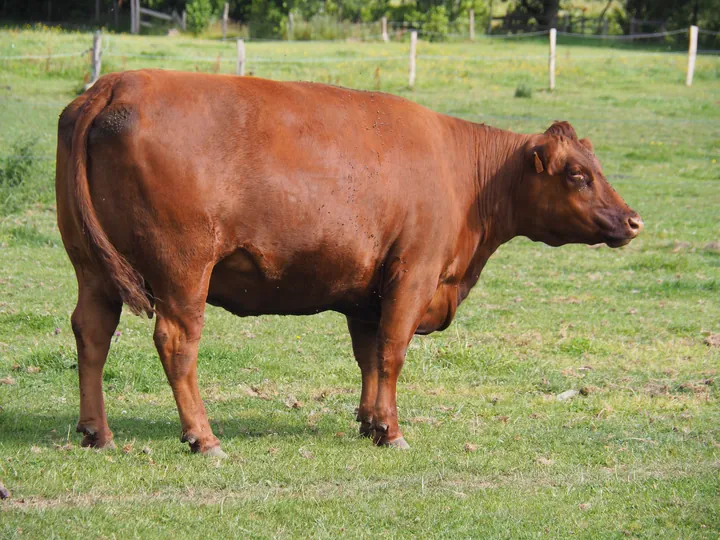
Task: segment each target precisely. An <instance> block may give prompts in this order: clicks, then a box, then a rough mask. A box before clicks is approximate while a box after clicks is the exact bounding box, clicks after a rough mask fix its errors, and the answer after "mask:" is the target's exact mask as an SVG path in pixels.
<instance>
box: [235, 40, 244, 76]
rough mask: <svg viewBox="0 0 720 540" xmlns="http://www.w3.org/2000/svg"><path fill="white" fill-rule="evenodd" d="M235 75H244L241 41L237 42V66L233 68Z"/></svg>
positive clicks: (242, 42) (242, 44)
mask: <svg viewBox="0 0 720 540" xmlns="http://www.w3.org/2000/svg"><path fill="white" fill-rule="evenodd" d="M235 73H236V74H238V75H245V41H243V40H242V39H238V40H237V65H236V66H235Z"/></svg>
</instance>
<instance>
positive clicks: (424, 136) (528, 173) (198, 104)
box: [56, 71, 642, 455]
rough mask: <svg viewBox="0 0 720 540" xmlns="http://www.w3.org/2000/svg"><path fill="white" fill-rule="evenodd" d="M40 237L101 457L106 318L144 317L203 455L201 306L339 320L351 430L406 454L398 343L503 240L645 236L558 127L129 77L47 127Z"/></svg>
mask: <svg viewBox="0 0 720 540" xmlns="http://www.w3.org/2000/svg"><path fill="white" fill-rule="evenodd" d="M58 131H59V133H58V151H57V182H56V190H57V205H58V224H59V227H60V231H61V233H62V238H63V242H64V244H65V248H66V250H67V252H68V255H69V256H70V260H71V261H72V263H73V266H74V267H75V271H76V273H77V279H78V288H79V292H78V303H77V307H76V309H75V311H74V313H73V315H72V327H73V331H74V333H75V336H76V339H77V347H78V366H79V372H80V421H79V423H78V426H77V429H78V431H80V432H82V433H84V434H85V437H84V439H83V445H87V446H94V447H100V448H102V447H107V446H109V445H112V433H111V431H110V429H109V428H108V424H107V418H106V415H105V409H104V404H103V394H102V371H103V366H104V364H105V360H106V356H107V352H108V347H109V345H110V339H111V336H112V335H113V332H114V331H115V328H116V325H117V324H118V319H119V317H120V311H121V307H122V305H123V303H125V304H127V305H128V306H129V307H130V309H132V310H133V311H134V312H135V313H142V312H146V313H147V314H148V315H151V314H152V313H155V314H156V315H157V323H156V326H155V334H154V339H155V344H156V346H157V349H158V352H159V354H160V359H161V360H162V365H163V368H164V369H165V373H166V375H167V377H168V379H169V382H170V385H171V387H172V390H173V394H174V396H175V400H176V402H177V406H178V410H179V412H180V421H181V424H182V440H183V441H187V442H189V443H190V447H191V449H192V450H193V451H199V452H204V453H210V454H212V455H222V451H221V450H220V446H219V445H220V443H219V441H218V439H217V438H216V437H215V436H214V435H213V433H212V430H211V428H210V425H209V423H208V420H207V416H206V414H205V409H204V406H203V403H202V400H201V398H200V393H199V391H198V385H197V376H196V364H197V353H198V342H199V341H200V334H201V332H202V328H203V316H204V310H205V303H206V302H209V303H211V304H213V305H218V306H222V307H224V308H225V309H227V310H228V311H230V312H232V313H235V314H237V315H241V316H246V315H260V314H273V313H274V314H283V315H306V314H311V313H318V312H321V311H325V310H334V311H338V312H340V313H342V314H344V315H345V316H346V317H347V322H348V328H349V330H350V335H351V337H352V345H353V351H354V353H355V358H356V359H357V362H358V364H359V366H360V370H361V372H362V394H361V398H360V407H359V409H358V417H357V419H358V421H359V422H360V431H361V433H362V434H364V435H369V436H373V437H374V440H375V442H376V443H377V444H383V445H391V446H396V447H407V444H406V443H405V440H404V439H403V436H402V434H401V433H400V429H399V427H398V419H397V409H396V402H395V392H396V382H397V378H398V375H399V374H400V370H401V368H402V365H403V362H404V360H405V351H406V350H407V347H408V343H409V342H410V339H411V338H412V336H413V334H428V333H430V332H434V331H436V330H443V329H444V328H446V327H447V326H448V325H449V324H450V322H451V321H452V319H453V316H454V315H455V310H456V308H457V306H458V305H459V304H460V303H461V302H462V301H463V299H465V297H466V296H467V295H468V293H469V291H470V289H471V288H472V286H473V285H474V284H475V283H476V282H477V280H478V278H479V277H480V272H481V270H482V269H483V266H484V265H485V263H486V262H487V260H488V258H489V257H490V255H492V253H493V252H494V251H495V250H496V249H497V248H498V246H499V245H500V244H502V243H504V242H507V241H508V240H510V239H511V238H513V237H515V236H519V235H520V236H526V237H529V238H531V239H532V240H535V241H540V242H545V243H547V244H550V245H552V246H559V245H561V244H566V243H571V242H574V243H589V244H595V243H601V242H605V243H607V244H608V245H609V246H611V247H618V246H622V245H625V244H627V243H628V242H629V241H630V240H631V239H632V238H634V237H635V236H636V235H637V234H638V232H639V231H640V230H641V229H642V221H641V220H640V218H639V217H638V215H637V214H636V213H635V212H633V211H632V210H631V209H630V208H628V206H627V205H626V204H625V203H624V202H623V200H622V199H621V198H620V196H619V195H618V194H617V193H616V192H615V191H614V190H613V189H612V188H611V187H610V185H609V184H608V182H607V180H606V179H605V177H604V176H603V174H602V171H601V169H600V163H599V162H598V160H597V158H596V157H595V156H594V155H593V153H592V146H591V145H590V142H589V141H587V140H586V139H583V140H578V138H577V136H576V134H575V131H574V129H573V128H572V127H571V126H570V124H568V123H567V122H556V123H555V124H553V125H552V126H551V127H550V129H548V130H547V131H546V132H545V133H543V134H539V135H523V134H516V133H511V132H508V131H503V130H499V129H494V128H491V127H488V126H485V125H479V124H474V123H471V122H467V121H463V120H460V119H457V118H452V117H449V116H444V115H442V114H438V113H435V112H432V111H430V110H428V109H425V108H424V107H421V106H419V105H416V104H415V103H412V102H410V101H407V100H405V99H402V98H399V97H395V96H392V95H388V94H382V93H377V92H358V91H354V90H348V89H345V88H338V87H333V86H325V85H321V84H312V83H298V82H273V81H267V80H262V79H255V78H243V77H230V76H216V75H202V74H189V73H177V72H169V71H137V72H127V73H118V74H112V75H107V76H105V77H103V78H101V79H100V80H99V81H98V82H97V83H96V84H95V85H94V86H93V87H92V89H91V90H89V91H88V92H86V93H85V94H83V95H82V96H80V97H79V98H77V99H76V100H75V101H73V102H72V103H71V104H70V105H69V106H68V107H67V109H65V111H64V112H63V114H62V115H61V117H60V121H59V128H58Z"/></svg>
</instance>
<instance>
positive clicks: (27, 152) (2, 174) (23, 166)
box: [0, 139, 37, 191]
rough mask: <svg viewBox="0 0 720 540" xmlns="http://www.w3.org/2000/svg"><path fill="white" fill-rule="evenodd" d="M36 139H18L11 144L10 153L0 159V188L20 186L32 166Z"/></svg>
mask: <svg viewBox="0 0 720 540" xmlns="http://www.w3.org/2000/svg"><path fill="white" fill-rule="evenodd" d="M36 146H37V139H20V140H19V141H16V142H15V144H13V147H12V150H11V151H10V155H7V156H4V157H3V158H2V159H0V189H3V191H4V190H6V189H12V188H16V187H18V186H20V184H22V183H23V182H24V181H25V179H26V178H27V177H28V176H29V175H30V173H31V172H32V170H33V168H34V164H35V162H34V159H33V158H34V156H33V154H34V153H35V148H36Z"/></svg>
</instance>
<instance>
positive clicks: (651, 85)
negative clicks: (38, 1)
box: [0, 30, 720, 538]
mask: <svg viewBox="0 0 720 540" xmlns="http://www.w3.org/2000/svg"><path fill="white" fill-rule="evenodd" d="M90 41H91V40H90V36H89V35H88V34H61V33H56V32H48V31H30V30H26V31H3V32H0V56H3V55H12V54H47V51H48V50H52V51H53V54H56V53H62V52H70V51H76V50H82V49H84V48H87V47H88V46H89V44H90ZM546 48H547V47H546V41H545V38H542V39H539V40H536V41H479V42H477V43H475V44H472V45H471V44H467V43H456V44H444V45H443V44H428V43H425V42H422V43H420V45H419V50H418V53H419V54H420V55H421V57H420V58H419V60H418V77H417V88H416V89H415V90H414V91H410V90H408V89H407V86H406V84H407V83H406V76H407V61H406V59H405V56H406V51H407V45H405V44H389V45H383V44H378V43H375V44H359V43H355V44H347V43H302V44H300V43H297V44H296V43H292V44H289V43H261V44H255V43H249V44H248V46H247V49H248V56H249V67H248V69H249V70H250V71H252V72H253V73H254V74H255V75H257V76H263V77H272V78H279V79H306V80H315V81H319V82H328V81H329V82H332V83H336V84H341V85H345V86H350V87H356V88H366V89H379V90H383V91H389V92H393V93H397V94H401V95H404V96H407V97H409V98H410V99H413V100H415V101H418V102H420V103H422V104H424V105H427V106H429V107H430V108H433V109H435V110H438V111H441V112H445V113H449V114H454V115H458V116H461V117H463V118H467V119H469V120H473V121H486V122H487V123H489V124H491V125H495V126H497V127H502V128H507V129H512V130H516V131H525V132H538V131H542V130H544V129H545V128H547V127H548V126H549V125H550V123H551V122H552V120H555V119H567V120H570V121H571V122H572V123H573V125H574V126H575V127H576V129H577V131H578V133H579V134H580V136H586V137H589V138H591V139H592V140H593V142H594V144H595V149H596V153H597V154H598V155H599V157H600V160H601V162H602V163H603V164H604V169H605V173H606V174H607V176H608V177H609V178H610V179H611V181H612V182H613V184H614V186H615V187H616V188H617V189H618V191H619V192H620V193H621V194H622V195H623V196H624V198H625V199H626V201H627V202H628V204H629V205H630V206H632V207H633V208H634V209H635V210H637V211H638V212H639V213H640V214H641V215H642V216H643V218H644V219H645V223H646V230H645V231H644V233H643V234H642V235H641V236H640V237H639V238H638V239H637V240H635V241H634V242H633V243H632V244H630V245H629V246H628V247H625V248H622V249H620V250H610V249H608V248H606V247H601V248H598V249H590V248H587V247H585V246H568V247H563V248H559V249H552V248H549V247H546V246H544V245H540V244H534V243H532V242H530V241H528V240H525V239H516V240H514V241H512V242H511V243H510V244H508V245H505V246H503V247H502V248H501V249H500V250H499V252H498V253H497V254H496V255H495V256H494V257H493V258H492V259H491V261H490V263H489V264H488V266H487V268H486V270H485V272H484V274H483V276H482V277H481V279H480V282H479V284H478V285H477V287H476V288H475V290H474V291H473V293H472V294H471V295H470V298H469V299H468V300H467V301H466V303H464V304H463V306H462V307H461V308H460V309H459V310H458V316H457V318H456V320H455V322H454V323H453V324H452V326H451V327H450V328H449V329H448V330H447V331H445V332H444V333H441V334H435V335H432V336H429V337H423V338H415V340H414V341H413V343H412V345H411V349H410V352H409V355H408V360H407V362H406V364H405V369H404V371H403V374H402V377H401V381H400V384H399V407H400V415H401V427H402V429H403V430H404V432H405V436H406V438H407V440H408V441H409V443H410V444H411V446H412V450H411V451H410V452H398V451H392V450H388V449H378V448H374V447H373V446H372V444H371V443H370V442H369V441H367V440H364V439H360V438H359V437H358V436H357V435H356V423H355V422H354V408H355V406H356V404H357V400H358V394H359V383H360V381H359V371H358V369H357V367H356V365H355V363H354V360H353V358H352V354H351V349H350V340H349V337H348V335H347V332H346V329H345V325H344V320H343V318H342V317H340V316H339V315H337V314H332V313H327V314H322V315H319V316H315V317H304V318H281V317H261V318H249V319H239V318H235V317H233V316H231V315H229V314H227V313H225V312H223V311H222V310H219V309H215V308H212V307H209V308H208V311H207V324H206V327H205V332H204V338H203V341H202V344H201V351H200V368H199V370H200V384H201V393H202V395H203V397H204V399H205V403H206V406H207V409H208V412H209V415H210V418H211V422H212V424H213V426H214V429H215V431H216V434H218V435H219V436H220V438H221V440H222V443H223V448H224V449H225V451H226V452H228V453H229V454H230V458H229V459H228V460H225V461H216V460H214V459H204V458H202V457H200V456H196V455H191V454H190V453H189V451H188V448H187V445H183V444H181V443H180V442H179V440H178V438H179V431H180V430H179V422H178V419H177V413H176V409H175V404H174V402H173V399H172V395H171V392H170V388H169V386H168V385H167V384H166V382H165V378H164V375H163V373H162V369H161V366H160V363H159V361H158V359H157V355H156V353H155V351H154V348H153V345H152V338H151V335H152V328H153V322H152V321H148V320H143V319H140V318H136V317H133V316H131V315H129V314H124V315H123V318H122V320H121V323H120V327H119V335H118V336H117V337H116V338H115V340H114V343H113V346H112V349H111V352H110V356H109V360H108V364H107V367H106V370H105V377H104V380H105V390H106V400H107V409H108V416H109V420H110V425H111V428H112V429H113V430H114V432H115V436H116V441H117V443H118V449H117V450H115V451H105V452H96V451H88V450H84V449H82V448H80V447H79V441H80V437H79V436H78V435H76V434H75V433H74V427H75V422H76V420H77V413H78V391H77V368H76V356H75V345H74V340H73V338H72V332H71V330H70V324H69V315H70V313H71V311H72V309H73V308H74V303H75V295H76V283H75V278H74V275H73V272H72V268H71V266H70V264H69V262H68V260H67V258H66V255H65V252H64V250H63V248H62V244H61V242H60V238H59V235H58V233H57V230H56V226H55V214H54V210H53V205H52V200H53V155H54V145H55V129H56V120H57V116H58V114H59V112H60V111H61V110H62V107H63V106H64V105H65V104H66V103H68V102H69V101H70V100H71V99H72V98H73V97H74V96H75V95H76V92H77V89H78V88H79V87H80V86H81V83H82V79H83V76H84V75H85V74H86V73H87V71H88V64H87V60H86V57H82V58H80V57H78V58H58V59H54V60H51V61H50V62H47V61H46V60H25V61H21V62H20V61H17V60H0V126H1V129H0V157H2V156H5V157H4V158H3V159H5V161H3V162H0V163H5V167H6V169H4V170H5V171H6V173H7V156H8V155H13V153H14V152H17V141H20V140H27V139H34V138H36V139H37V141H36V144H35V145H34V146H32V147H31V148H32V151H31V153H32V155H34V156H37V159H34V160H32V167H31V168H30V169H29V170H28V172H27V175H28V176H27V181H26V182H25V184H24V187H23V186H19V187H16V188H14V189H13V190H9V189H5V188H2V189H5V191H2V194H3V199H2V202H1V203H0V204H2V205H3V206H2V208H3V209H4V213H5V216H4V217H2V218H0V481H2V482H4V484H5V485H6V486H7V487H8V488H9V489H10V490H11V491H12V492H13V497H12V498H11V499H9V500H6V501H2V502H0V536H2V537H6V538H8V537H16V536H17V537H22V536H28V537H76V536H80V535H83V536H84V535H90V536H103V537H111V536H113V537H114V536H118V537H128V536H142V537H155V536H166V535H169V534H173V535H175V536H177V537H189V536H197V535H205V536H230V535H237V536H257V537H293V536H308V535H313V536H327V537H330V536H337V535H341V534H344V535H347V536H351V537H355V536H361V535H366V534H385V535H387V536H392V537H408V536H463V537H468V536H478V537H508V538H518V537H530V536H538V535H539V536H551V537H565V536H583V537H598V536H603V537H606V536H611V537H620V536H623V535H627V536H634V537H663V538H667V537H669V538H687V537H698V538H717V536H718V534H720V495H719V493H720V403H719V398H720V390H718V388H719V387H720V364H719V362H720V349H718V348H713V347H710V346H708V345H706V344H705V343H704V340H705V339H706V338H707V337H708V336H709V335H710V334H711V333H720V303H719V302H718V295H719V294H720V249H719V248H718V244H717V243H716V244H712V243H713V242H717V241H719V240H720V223H719V219H718V208H719V207H720V164H719V163H718V162H717V160H718V159H720V152H719V151H718V149H719V148H720V102H719V101H718V100H719V99H720V59H718V58H708V57H701V58H699V59H698V65H697V72H696V78H695V84H694V85H693V87H692V88H686V87H685V85H684V77H685V75H684V68H685V63H686V56H685V55H683V54H661V55H660V54H658V55H655V54H650V53H649V51H647V50H645V51H640V52H638V51H633V50H625V49H608V48H604V47H600V46H583V45H581V44H575V45H574V46H572V47H570V46H568V45H566V44H564V43H563V41H562V40H561V41H560V43H559V50H558V67H559V69H558V76H557V77H558V84H557V91H556V92H554V93H552V94H550V93H547V92H545V91H543V90H542V89H543V88H544V87H545V84H546V78H547V72H546V69H547V67H546V66H547V58H546V57H545V56H544V55H545V54H546ZM106 53H107V54H106V56H105V59H104V68H105V69H106V70H119V69H133V68H138V67H164V68H176V69H189V70H195V69H200V70H205V71H207V70H210V71H212V70H219V71H221V72H232V71H233V70H234V57H233V55H234V45H233V44H232V43H228V44H222V43H217V42H215V43H213V42H203V41H189V40H183V39H177V40H171V39H167V38H131V37H126V36H112V37H111V39H110V41H109V45H108V49H107V51H106ZM111 55H112V56H111ZM218 55H220V60H219V61H214V62H205V61H200V60H196V59H195V60H182V61H180V60H176V59H174V58H172V57H175V56H196V57H206V56H210V57H213V58H215V57H217V56H218ZM430 56H442V57H445V58H430ZM448 56H451V57H454V58H447V57H448ZM477 56H483V57H486V59H485V60H483V61H478V60H477V59H476V60H471V59H470V57H477ZM367 57H376V58H372V59H370V60H368V59H367ZM395 57H400V58H398V59H395ZM258 58H260V59H262V61H260V60H258ZM225 59H227V60H225ZM282 61H285V62H290V63H277V62H282ZM520 83H524V84H526V85H529V86H531V87H532V88H533V89H534V92H533V95H532V98H530V99H517V98H514V97H513V94H514V91H515V88H516V86H517V85H518V84H520ZM31 203H32V204H31ZM568 389H577V390H581V394H580V395H578V396H577V397H575V398H573V399H571V400H569V401H558V400H557V399H556V395H557V394H559V393H561V392H563V391H565V390H568ZM294 404H295V405H294Z"/></svg>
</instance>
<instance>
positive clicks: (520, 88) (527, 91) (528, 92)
mask: <svg viewBox="0 0 720 540" xmlns="http://www.w3.org/2000/svg"><path fill="white" fill-rule="evenodd" d="M515 97H516V98H531V97H532V88H531V87H530V86H529V85H527V84H525V83H520V84H518V85H517V88H515Z"/></svg>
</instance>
